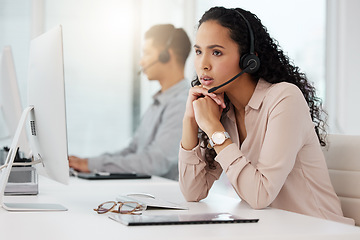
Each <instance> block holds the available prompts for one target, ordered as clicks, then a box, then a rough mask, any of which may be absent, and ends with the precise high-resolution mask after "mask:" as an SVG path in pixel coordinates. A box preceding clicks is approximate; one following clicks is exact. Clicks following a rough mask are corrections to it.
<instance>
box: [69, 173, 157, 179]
mask: <svg viewBox="0 0 360 240" xmlns="http://www.w3.org/2000/svg"><path fill="white" fill-rule="evenodd" d="M75 176H77V177H78V178H83V179H88V180H106V179H148V178H151V175H147V174H140V173H83V172H78V173H76V175H75Z"/></svg>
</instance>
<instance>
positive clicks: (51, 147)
mask: <svg viewBox="0 0 360 240" xmlns="http://www.w3.org/2000/svg"><path fill="white" fill-rule="evenodd" d="M25 124H28V128H27V129H28V132H29V140H30V147H31V151H32V156H33V161H32V164H36V165H35V166H36V168H37V172H38V173H40V174H43V175H45V176H47V177H49V178H51V179H53V180H55V181H57V182H60V183H64V184H67V183H68V179H69V163H68V153H67V132H66V114H65V86H64V64H63V47H62V27H61V26H58V27H56V28H54V29H52V30H50V31H48V32H46V33H45V34H43V35H41V36H39V37H37V38H35V39H34V40H32V41H31V45H30V55H29V69H28V106H27V107H26V108H25V110H24V111H23V113H22V116H21V119H20V121H19V124H18V128H17V130H16V133H15V137H14V139H13V142H12V144H11V148H10V151H9V154H8V157H7V159H6V166H7V167H6V168H5V169H3V172H2V176H1V182H0V183H1V185H0V187H1V192H0V194H1V195H0V202H1V205H2V207H3V208H4V209H6V210H9V211H49V210H50V211H56V210H66V208H65V207H63V206H61V205H57V204H41V203H40V204H30V203H5V202H4V189H5V185H6V183H7V180H8V177H9V174H10V171H11V167H12V165H13V161H14V157H15V153H16V149H17V148H18V146H19V141H18V140H19V136H20V132H21V130H22V128H23V127H24V125H25Z"/></svg>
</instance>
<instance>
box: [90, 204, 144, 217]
mask: <svg viewBox="0 0 360 240" xmlns="http://www.w3.org/2000/svg"><path fill="white" fill-rule="evenodd" d="M117 205H119V208H118V209H117V210H116V209H114V208H115V207H116V206H117ZM145 209H146V205H142V204H139V203H137V202H115V201H108V202H104V203H102V204H100V205H99V206H98V208H97V209H94V211H95V212H97V213H98V214H103V213H107V212H115V213H121V214H141V211H143V210H145Z"/></svg>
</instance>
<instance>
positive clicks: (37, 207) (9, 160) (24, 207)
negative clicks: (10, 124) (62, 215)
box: [0, 106, 67, 212]
mask: <svg viewBox="0 0 360 240" xmlns="http://www.w3.org/2000/svg"><path fill="white" fill-rule="evenodd" d="M33 109H34V107H33V106H29V107H27V108H26V109H24V111H23V113H22V115H21V118H20V121H19V124H18V127H17V129H16V132H15V136H14V139H13V141H12V143H11V147H10V150H9V153H8V155H7V157H6V161H5V164H4V165H5V168H4V169H2V171H1V179H0V204H1V206H2V207H3V208H4V209H5V210H7V211H20V212H24V211H35V212H37V211H66V210H67V208H65V207H64V206H62V205H59V204H51V203H5V202H4V197H5V187H6V184H7V182H8V180H9V176H10V172H11V169H12V166H13V164H14V159H15V155H16V152H17V150H18V148H19V138H20V134H21V132H22V131H23V130H24V125H25V121H26V119H27V117H28V115H29V113H30V112H31V111H32V110H33ZM40 162H42V161H40ZM40 162H38V161H36V162H32V164H37V163H40Z"/></svg>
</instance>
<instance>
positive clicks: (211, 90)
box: [208, 65, 251, 93]
mask: <svg viewBox="0 0 360 240" xmlns="http://www.w3.org/2000/svg"><path fill="white" fill-rule="evenodd" d="M250 67H251V65H249V66H247V67H246V68H245V69H244V70H242V71H241V72H240V73H238V74H236V75H235V76H234V77H232V78H231V79H230V80H228V81H226V82H224V83H223V84H221V85H219V86H217V87H213V88H210V89H209V90H208V93H212V92H215V91H216V90H218V89H219V88H221V87H223V86H225V85H228V84H229V83H231V82H232V81H234V80H235V79H237V78H238V77H240V76H241V75H242V74H243V73H246V72H247V70H248V69H250Z"/></svg>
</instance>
